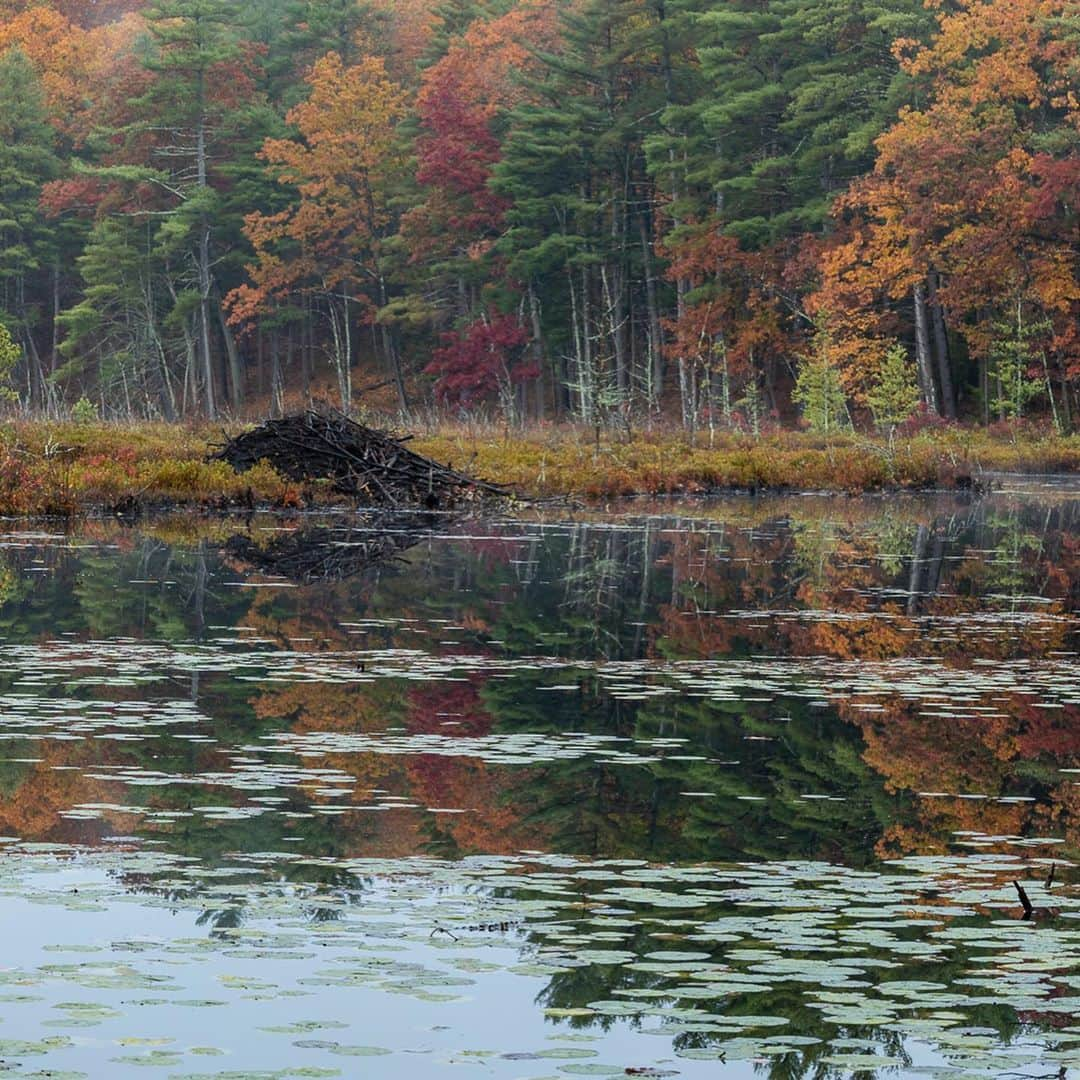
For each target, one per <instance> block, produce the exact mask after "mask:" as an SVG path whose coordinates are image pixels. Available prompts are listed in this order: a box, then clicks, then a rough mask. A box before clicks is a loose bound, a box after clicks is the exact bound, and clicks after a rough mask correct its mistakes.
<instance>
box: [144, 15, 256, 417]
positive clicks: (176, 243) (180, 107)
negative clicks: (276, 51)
mask: <svg viewBox="0 0 1080 1080" xmlns="http://www.w3.org/2000/svg"><path fill="white" fill-rule="evenodd" d="M143 14H144V18H145V19H146V20H147V24H148V28H149V31H150V35H151V37H152V39H153V41H154V44H155V46H156V49H155V52H154V54H153V55H152V56H150V57H147V59H146V60H145V63H146V66H147V67H149V68H150V69H151V70H152V71H153V72H154V73H155V75H156V76H157V77H156V79H155V80H154V82H153V84H152V86H151V88H150V90H149V92H148V93H147V94H146V95H145V96H144V97H143V98H142V99H141V101H139V102H138V103H137V104H136V107H137V109H138V111H139V112H140V113H141V114H142V116H143V117H144V118H145V119H144V120H143V123H144V124H145V123H146V122H148V121H150V120H152V122H153V124H154V126H155V127H156V128H157V129H158V130H162V129H164V130H165V131H166V132H167V133H168V141H163V142H158V143H157V145H156V146H155V147H154V150H153V152H152V157H153V160H154V163H155V164H156V165H157V166H158V167H159V168H161V169H162V171H163V172H165V173H166V174H167V177H168V179H167V181H166V182H165V183H164V184H163V186H164V187H166V188H167V190H169V191H170V192H171V193H172V194H173V195H174V196H176V198H177V205H176V207H175V209H176V214H175V217H174V218H173V220H172V221H171V222H170V223H169V225H168V226H167V228H166V233H165V236H164V239H165V241H166V247H167V248H168V249H171V250H173V251H179V250H181V249H183V248H186V250H187V252H188V254H189V255H190V258H191V260H192V262H193V263H194V267H195V282H194V289H195V294H196V297H197V311H198V319H197V329H196V335H195V337H196V342H197V351H198V355H199V360H200V367H201V374H202V379H203V394H204V402H205V412H206V415H207V416H208V417H214V416H216V415H217V410H218V400H217V393H216V389H215V387H216V384H217V383H218V381H219V379H218V372H217V370H216V364H215V350H214V348H213V346H212V341H213V339H214V338H215V336H216V335H217V333H218V330H217V329H215V322H220V320H215V319H214V318H213V304H214V293H215V282H214V277H213V270H212V264H213V257H212V251H211V249H212V241H213V222H214V220H215V217H216V215H217V212H218V198H217V195H216V193H215V191H214V189H213V188H212V187H211V185H210V173H211V169H212V167H213V157H212V154H213V149H214V146H215V143H221V142H222V141H223V140H224V138H225V134H226V132H225V127H226V122H227V119H228V115H229V111H230V110H229V108H228V106H227V105H226V103H225V100H223V97H222V95H220V94H219V93H216V91H219V90H220V89H221V82H222V81H223V78H224V77H226V68H227V65H228V64H229V63H230V62H231V61H235V60H236V59H237V57H238V55H239V47H238V44H237V40H236V37H235V27H236V26H237V25H238V23H239V21H240V20H239V11H238V9H237V8H236V6H235V5H234V4H233V3H231V2H230V0H157V2H156V3H154V4H152V5H151V6H150V7H149V8H148V9H146V11H145V12H144V13H143ZM140 126H141V125H140ZM219 310H220V309H219ZM225 344H226V346H227V347H228V346H230V345H231V341H230V340H226V342H225ZM228 352H229V358H230V360H233V359H234V357H233V349H231V348H230V349H228ZM237 367H238V365H237V364H236V362H235V361H234V362H233V364H232V365H231V371H230V374H231V376H232V377H231V379H230V385H231V390H232V403H233V405H234V407H235V406H238V405H239V403H240V399H241V393H242V387H241V381H240V372H239V371H238V370H237Z"/></svg>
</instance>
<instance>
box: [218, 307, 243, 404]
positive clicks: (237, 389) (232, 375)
mask: <svg viewBox="0 0 1080 1080" xmlns="http://www.w3.org/2000/svg"><path fill="white" fill-rule="evenodd" d="M214 310H215V311H216V312H217V317H218V326H219V327H221V337H222V340H224V342H225V352H226V354H227V355H228V357H229V404H230V405H231V406H232V409H233V412H239V411H240V409H241V408H243V405H244V362H243V360H242V359H241V358H240V350H239V349H238V348H237V347H236V337H235V335H234V334H233V332H232V327H231V326H229V324H228V323H227V322H226V321H225V310H224V308H222V306H221V301H220V299H218V297H217V290H216V289H215V290H214Z"/></svg>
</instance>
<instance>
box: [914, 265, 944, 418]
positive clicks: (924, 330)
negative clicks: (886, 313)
mask: <svg viewBox="0 0 1080 1080" xmlns="http://www.w3.org/2000/svg"><path fill="white" fill-rule="evenodd" d="M912 298H913V299H914V301H915V366H916V368H917V370H918V375H919V389H920V390H922V395H923V400H924V401H925V402H926V405H927V408H928V409H929V410H930V411H931V412H933V413H938V414H940V412H941V410H940V409H939V408H938V396H937V386H936V385H935V383H934V369H933V365H932V360H931V353H930V320H929V318H928V316H927V304H926V285H925V284H924V283H923V282H921V281H920V282H917V283H916V284H915V286H914V287H913V288H912Z"/></svg>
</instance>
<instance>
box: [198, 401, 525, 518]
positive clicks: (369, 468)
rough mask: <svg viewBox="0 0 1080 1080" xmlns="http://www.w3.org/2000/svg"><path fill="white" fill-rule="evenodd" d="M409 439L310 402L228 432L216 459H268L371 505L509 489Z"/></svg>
mask: <svg viewBox="0 0 1080 1080" xmlns="http://www.w3.org/2000/svg"><path fill="white" fill-rule="evenodd" d="M409 438H410V436H408V435H395V434H393V433H392V432H388V431H380V430H379V429H377V428H370V427H367V426H366V425H364V424H359V423H357V422H356V421H355V420H350V419H349V418H348V417H347V416H344V415H342V414H341V413H334V412H320V411H317V410H314V409H309V410H308V411H306V412H303V413H296V414H293V415H291V416H285V417H282V418H281V419H279V420H267V421H266V422H265V423H262V424H260V425H259V426H258V427H256V428H252V429H251V430H250V431H245V432H244V433H243V434H241V435H237V436H236V437H235V438H230V439H226V441H225V443H224V444H223V445H222V446H221V447H220V448H219V449H218V450H216V451H215V452H214V453H213V454H211V455H210V460H211V461H225V462H227V463H228V464H229V465H231V466H232V467H233V468H234V469H235V470H236V471H237V472H245V471H246V470H247V469H250V468H251V467H252V466H253V465H255V464H256V463H258V462H260V461H266V462H268V463H269V464H270V465H272V466H273V468H274V469H275V470H276V471H277V472H278V473H280V474H281V475H282V476H284V477H286V478H287V479H289V480H296V481H315V480H325V481H328V482H329V484H330V487H331V489H332V490H333V491H335V492H337V493H338V494H341V495H347V496H350V497H352V498H356V499H359V500H362V501H363V502H364V503H365V504H367V505H371V506H382V507H423V508H425V509H428V510H434V509H445V508H449V507H453V506H460V505H462V504H463V503H476V502H481V501H486V500H493V499H505V498H508V497H509V496H510V492H509V491H508V489H507V488H505V487H503V486H502V485H501V484H493V483H490V482H489V481H487V480H480V479H477V478H476V477H473V476H468V475H467V474H465V473H461V472H458V471H456V470H455V469H452V468H450V467H449V466H448V465H440V464H439V463H438V462H436V461H432V460H431V459H430V458H426V457H424V456H423V455H421V454H417V453H415V452H414V451H412V450H410V449H408V447H406V446H405V443H406V442H407V441H408V440H409Z"/></svg>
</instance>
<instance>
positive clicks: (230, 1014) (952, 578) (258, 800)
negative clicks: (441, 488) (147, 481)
mask: <svg viewBox="0 0 1080 1080" xmlns="http://www.w3.org/2000/svg"><path fill="white" fill-rule="evenodd" d="M1078 524H1080V497H1078V496H1077V495H1076V494H1075V493H1072V492H1070V489H1069V485H1060V484H1051V483H1047V484H1040V483H1037V482H1025V483H1024V484H1022V485H1015V490H1013V491H1005V492H1004V493H999V494H996V495H994V496H993V497H990V498H985V499H981V500H975V501H967V502H964V501H961V500H958V499H956V498H954V497H948V498H911V499H903V500H898V499H891V500H884V499H862V500H855V499H822V498H809V497H807V498H796V499H790V500H749V499H747V500H744V501H738V500H733V501H730V502H725V503H720V504H715V505H711V506H692V507H691V506H678V505H675V504H666V505H662V506H656V505H645V504H639V505H635V504H630V505H624V506H621V507H618V508H616V509H615V510H614V511H612V512H609V513H606V514H598V513H584V512H582V513H579V514H576V515H565V516H562V517H558V516H553V517H548V518H523V519H521V520H496V521H481V520H469V521H464V522H461V521H458V522H454V521H449V520H445V519H437V518H430V517H429V518H425V519H410V518H404V517H398V518H394V519H392V520H383V521H379V522H375V521H372V520H370V519H365V518H362V517H361V518H357V517H345V516H337V517H329V518H321V519H314V518H296V519H293V520H280V519H273V518H269V517H263V516H258V515H257V516H255V517H253V518H251V519H250V520H232V521H221V520H198V519H193V518H173V519H162V520H157V521H150V522H144V523H140V524H138V525H136V526H133V527H125V526H123V525H121V524H118V523H115V524H114V523H109V524H102V523H90V524H87V525H86V526H85V527H84V528H82V529H81V530H79V531H77V532H75V533H72V534H61V533H52V532H49V531H45V530H40V531H29V530H27V529H26V528H25V527H19V528H18V529H16V527H15V526H12V527H11V528H12V531H10V532H8V533H7V534H6V535H3V536H2V537H0V641H2V643H3V644H2V649H0V704H2V709H0V833H2V834H3V853H2V854H0V918H3V919H4V923H5V926H6V927H7V928H8V931H9V943H8V948H7V950H6V954H5V956H4V958H3V960H2V961H0V965H2V966H0V1070H2V1069H7V1071H10V1072H12V1073H14V1074H16V1075H40V1076H46V1075H48V1076H54V1077H56V1076H76V1075H79V1076H89V1077H99V1076H100V1077H105V1076H109V1077H111V1076H127V1075H132V1076H144V1075H146V1073H147V1070H148V1069H149V1070H150V1073H151V1075H154V1074H155V1073H156V1074H158V1075H161V1076H184V1077H186V1076H230V1077H237V1078H239V1077H249V1076H259V1077H262V1076H275V1077H278V1076H280V1077H286V1076H289V1077H291V1076H346V1077H351V1076H364V1077H411V1076H429V1075H430V1076H441V1075H443V1074H444V1073H454V1072H456V1073H459V1074H464V1075H468V1076H492V1077H498V1078H503V1077H505V1078H536V1080H539V1078H542V1077H566V1076H574V1075H596V1076H605V1075H606V1076H618V1075H622V1076H625V1075H639V1076H640V1075H654V1076H655V1075H680V1076H690V1077H697V1076H702V1077H704V1076H714V1075H721V1074H722V1075H725V1076H728V1075H731V1076H751V1075H761V1076H777V1077H795V1076H814V1077H825V1076H834V1075H835V1076H843V1075H851V1074H856V1073H857V1074H859V1075H870V1074H871V1073H880V1075H883V1076H884V1075H913V1076H914V1075H930V1076H938V1075H941V1076H950V1077H964V1076H1000V1075H1004V1074H1006V1073H1007V1074H1010V1075H1018V1076H1047V1077H1053V1076H1068V1075H1072V1073H1071V1072H1070V1069H1074V1068H1075V1069H1076V1074H1077V1075H1080V1017H1077V1016H1076V1015H1075V1013H1076V1011H1077V1009H1080V993H1078V990H1080V921H1078V920H1080V869H1077V868H1075V867H1074V864H1075V862H1076V860H1077V856H1078V850H1077V849H1078V845H1080V787H1078V783H1080V678H1078V675H1080V664H1078V661H1077V652H1076V649H1077V631H1078V626H1080V622H1078V611H1080V574H1078V570H1080V529H1078V528H1077V526H1078ZM1074 814H1075V815H1077V817H1075V818H1074ZM1051 871H1052V873H1051ZM1014 881H1018V882H1020V883H1021V884H1022V887H1023V889H1024V890H1025V896H1026V897H1027V898H1028V899H1029V901H1030V904H1031V906H1033V907H1034V909H1035V911H1034V914H1033V916H1032V917H1030V918H1027V919H1025V918H1023V915H1024V910H1023V908H1022V907H1021V901H1020V897H1019V893H1018V890H1017V889H1016V886H1015V885H1014V884H1013V882H1014ZM359 1058H362V1059H363V1060H362V1061H361V1060H355V1059H359Z"/></svg>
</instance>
